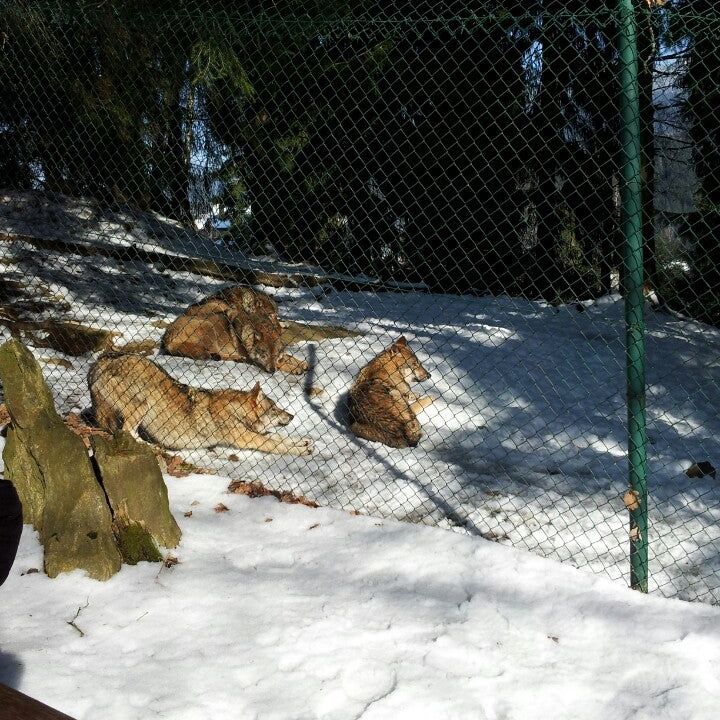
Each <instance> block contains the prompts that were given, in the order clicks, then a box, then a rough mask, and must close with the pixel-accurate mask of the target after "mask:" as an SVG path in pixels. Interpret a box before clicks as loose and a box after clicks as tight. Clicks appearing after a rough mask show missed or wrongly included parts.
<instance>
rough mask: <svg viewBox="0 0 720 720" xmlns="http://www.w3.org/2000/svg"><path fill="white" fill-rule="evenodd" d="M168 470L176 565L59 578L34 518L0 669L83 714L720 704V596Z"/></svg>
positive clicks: (647, 714)
mask: <svg viewBox="0 0 720 720" xmlns="http://www.w3.org/2000/svg"><path fill="white" fill-rule="evenodd" d="M167 484H168V489H169V494H170V501H171V507H172V509H173V511H174V513H175V516H176V518H177V519H178V521H179V523H180V525H181V527H182V531H183V539H182V541H181V544H180V546H179V548H178V549H177V550H174V551H173V553H174V555H175V556H176V558H177V560H178V561H179V563H178V564H176V565H174V566H171V567H165V566H162V567H161V568H159V567H158V565H157V564H149V563H141V564H139V565H137V566H134V567H130V566H124V567H123V569H122V570H121V571H120V573H118V574H117V575H116V576H114V577H113V578H112V579H111V580H110V581H108V582H105V583H101V582H97V581H93V580H90V579H88V578H87V577H85V576H83V575H82V573H81V572H79V571H77V572H74V573H69V574H66V575H61V576H59V577H58V578H56V579H54V580H49V579H48V578H47V577H46V576H45V575H44V574H43V573H42V572H39V573H31V572H28V571H30V570H31V569H32V568H41V567H42V549H41V547H40V546H39V544H38V542H37V540H36V537H35V533H34V532H32V531H31V530H30V529H29V528H28V527H26V528H25V532H24V534H23V537H22V541H21V547H20V551H19V555H18V558H17V561H16V563H15V567H14V569H13V572H12V574H11V576H10V578H9V579H8V581H7V582H6V584H5V585H4V586H3V587H2V588H0V596H2V597H1V599H2V604H3V618H4V622H3V623H2V628H1V629H0V647H1V648H2V650H1V651H0V682H4V683H7V684H10V685H11V686H13V687H16V688H18V689H20V690H21V691H23V692H25V693H28V694H30V695H31V696H33V697H36V698H37V699H39V700H42V701H43V702H45V703H48V704H49V705H51V706H54V707H56V708H58V709H59V710H62V711H64V712H66V713H68V714H70V715H72V716H73V717H75V718H77V719H78V720H91V719H92V720H94V719H95V718H108V720H135V719H137V720H147V718H151V717H157V718H163V720H206V719H208V718H233V720H301V719H304V720H311V719H312V720H315V719H317V720H331V719H336V720H350V719H357V718H363V720H381V719H382V720H387V719H388V718H394V719H396V720H402V719H403V718H407V719H408V720H410V719H412V720H425V719H427V720H431V719H432V720H435V719H436V718H443V720H469V719H470V718H472V719H473V720H501V719H504V720H533V719H537V720H547V719H548V718H553V720H564V719H566V718H567V719H568V720H590V719H595V718H597V720H621V719H625V718H627V719H628V720H630V718H632V720H640V719H642V718H647V719H648V720H650V719H652V720H677V718H692V719H693V720H705V719H707V720H711V719H714V718H716V717H717V708H718V707H719V706H720V705H719V703H720V682H719V681H718V678H720V608H718V607H713V606H709V605H703V604H700V603H694V604H690V603H685V602H682V601H679V600H667V599H663V598H653V597H647V596H643V595H641V594H639V593H636V592H633V591H631V590H629V589H627V588H624V587H623V586H622V585H621V584H620V583H616V582H613V581H611V580H609V579H607V578H603V577H601V576H598V575H595V576H593V575H591V574H589V573H586V572H582V571H580V570H576V569H574V568H571V567H570V566H569V565H562V564H560V563H557V562H553V561H550V560H546V559H542V558H538V557H535V556H533V555H531V554H530V553H527V552H522V551H519V550H515V549H512V548H507V547H502V546H501V545H498V544H496V543H492V542H489V541H487V540H485V539H483V538H478V537H472V536H468V535H462V534H458V533H451V532H447V531H444V530H441V529H437V528H429V527H423V526H419V525H413V524H410V523H400V522H397V521H393V520H390V521H384V520H380V519H377V518H369V517H363V516H354V515H351V514H349V513H343V512H340V511H337V510H332V509H329V508H320V509H311V508H307V507H303V506H299V505H288V504H283V503H279V502H277V501H276V500H274V499H273V498H261V499H254V500H251V499H249V498H247V497H245V496H241V495H233V494H228V493H227V492H226V490H225V488H226V485H227V484H228V479H227V478H223V477H219V476H207V475H203V476H201V475H193V476H190V477H187V478H182V479H178V478H171V477H168V478H167ZM218 503H222V504H223V505H225V506H226V507H227V508H228V510H227V511H224V512H216V511H215V510H214V508H215V507H216V506H217V504H218ZM190 512H192V515H189V516H186V513H190ZM70 623H72V624H70Z"/></svg>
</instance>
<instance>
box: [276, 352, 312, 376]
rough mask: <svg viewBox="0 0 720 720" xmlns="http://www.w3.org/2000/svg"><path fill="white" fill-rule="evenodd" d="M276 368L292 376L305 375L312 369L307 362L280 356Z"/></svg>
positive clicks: (290, 356)
mask: <svg viewBox="0 0 720 720" xmlns="http://www.w3.org/2000/svg"><path fill="white" fill-rule="evenodd" d="M275 367H276V368H277V369H278V370H280V371H282V372H285V373H288V374H290V375H304V374H305V373H306V372H307V371H308V370H309V369H310V365H309V364H308V363H307V362H306V361H305V360H298V359H297V358H296V357H293V356H292V355H280V357H278V359H277V360H276V361H275Z"/></svg>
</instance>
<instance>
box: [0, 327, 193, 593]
mask: <svg viewBox="0 0 720 720" xmlns="http://www.w3.org/2000/svg"><path fill="white" fill-rule="evenodd" d="M0 379H1V380H2V384H3V390H4V394H5V403H6V405H7V409H8V412H9V413H10V418H11V422H10V426H9V428H8V436H7V441H6V444H5V450H4V453H3V458H4V461H5V476H6V478H7V479H8V480H10V481H11V482H12V483H13V485H14V486H15V489H16V490H17V493H18V495H19V497H20V500H21V502H22V504H23V521H24V522H26V523H29V524H31V525H33V527H34V528H35V529H36V530H37V531H38V533H39V535H40V541H41V542H42V544H43V547H44V548H45V556H44V565H45V572H46V573H47V574H48V575H49V576H50V577H56V576H57V575H58V574H59V573H61V572H68V571H71V570H76V569H82V570H85V571H86V572H87V573H88V575H90V577H92V578H95V579H98V580H107V579H108V578H109V577H111V576H112V575H114V574H115V573H116V572H117V571H118V570H119V569H120V566H121V564H122V562H123V560H125V562H128V563H131V564H135V563H137V562H138V561H140V560H161V559H162V558H161V555H160V552H159V550H158V547H157V544H160V545H164V546H166V547H175V546H176V545H177V543H178V542H179V540H180V528H179V527H178V525H177V523H176V522H175V519H174V518H173V516H172V514H171V512H170V507H169V504H168V496H167V488H166V487H165V483H164V481H163V478H162V473H161V472H160V469H159V467H158V464H157V460H156V458H155V456H154V454H153V452H152V450H151V449H150V448H149V447H147V446H144V445H142V444H141V443H138V442H137V441H136V440H134V439H133V438H132V437H130V436H128V435H125V434H122V433H121V434H118V436H116V437H113V438H110V439H107V438H103V437H100V436H94V437H93V439H92V447H93V452H94V458H93V459H92V460H91V458H90V456H89V454H88V450H87V448H86V447H85V445H84V443H83V442H82V440H81V439H80V438H79V437H78V436H77V435H76V434H75V433H73V432H72V431H71V430H70V429H69V428H68V427H67V426H66V424H65V423H64V422H63V420H62V418H61V417H60V416H59V415H58V414H57V411H56V410H55V405H54V403H53V399H52V394H51V393H50V390H49V388H48V386H47V385H46V383H45V380H44V379H43V376H42V370H41V369H40V366H39V365H38V363H37V361H36V360H35V358H34V357H33V355H32V353H31V352H30V351H29V350H28V349H27V348H26V347H25V346H23V345H22V343H20V342H18V341H17V340H11V341H9V342H7V343H5V344H4V345H2V346H0Z"/></svg>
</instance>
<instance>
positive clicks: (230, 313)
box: [162, 286, 308, 375]
mask: <svg viewBox="0 0 720 720" xmlns="http://www.w3.org/2000/svg"><path fill="white" fill-rule="evenodd" d="M281 336H282V327H281V326H280V320H279V319H278V314H277V303H276V302H275V301H274V300H273V299H272V298H271V297H270V296H269V295H266V294H265V293H262V292H259V291H257V290H254V289H253V288H251V287H246V286H236V287H230V288H225V289H224V290H220V292H217V293H215V294H214V295H210V296H209V297H207V298H205V299H204V300H201V301H200V302H198V303H195V304H194V305H191V306H190V307H189V308H188V309H187V310H186V311H185V312H184V313H183V314H182V315H180V316H179V317H178V318H176V319H175V321H174V322H173V323H172V324H171V325H170V326H169V327H168V328H167V330H166V331H165V334H164V335H163V339H162V347H163V350H164V351H165V352H166V353H167V354H168V355H180V356H183V357H189V358H194V359H196V360H234V361H236V362H248V363H253V364H254V365H257V366H258V367H260V368H262V369H263V370H265V371H266V372H269V373H273V372H275V370H281V371H282V372H286V373H291V374H293V375H302V374H303V373H304V372H306V371H307V369H308V364H307V363H306V362H304V361H303V360H298V359H297V358H294V357H292V356H291V355H286V354H284V353H283V352H282V349H283V344H282V340H281Z"/></svg>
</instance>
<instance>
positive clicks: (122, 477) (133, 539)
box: [91, 432, 181, 564]
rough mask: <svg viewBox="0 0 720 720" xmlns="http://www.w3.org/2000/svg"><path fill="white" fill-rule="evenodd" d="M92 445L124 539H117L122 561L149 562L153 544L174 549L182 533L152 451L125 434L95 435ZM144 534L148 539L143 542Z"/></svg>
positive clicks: (114, 515) (101, 478)
mask: <svg viewBox="0 0 720 720" xmlns="http://www.w3.org/2000/svg"><path fill="white" fill-rule="evenodd" d="M91 442H92V448H93V453H94V459H95V463H96V465H97V468H98V472H99V475H100V480H101V482H102V484H103V487H104V488H105V492H106V494H107V497H108V501H109V502H110V507H111V508H112V511H113V517H114V519H115V525H116V528H117V529H118V531H119V532H120V533H121V534H122V535H123V537H122V539H120V538H119V539H120V544H121V549H122V550H123V556H124V557H125V561H126V562H129V563H133V564H134V562H137V561H138V559H140V560H142V559H149V558H148V557H145V555H146V554H148V555H152V554H153V552H152V549H151V546H153V547H154V543H158V544H159V545H162V546H164V547H167V548H171V547H176V546H177V544H178V543H179V542H180V536H181V532H180V528H179V526H178V524H177V523H176V522H175V518H174V517H173V515H172V513H171V512H170V504H169V502H168V493H167V487H166V486H165V481H164V480H163V476H162V473H161V472H160V467H159V466H158V462H157V458H156V457H155V453H154V452H153V450H152V448H151V447H150V446H148V445H145V444H143V443H140V442H138V441H137V440H135V439H134V438H133V437H132V436H131V435H130V434H128V433H125V432H119V433H117V434H116V435H114V436H113V437H111V438H106V437H102V436H100V435H94V436H92V438H91ZM143 532H144V533H145V534H146V535H147V536H148V537H146V538H145V539H144V540H143V539H142V536H143ZM153 541H154V542H153ZM128 543H130V544H131V545H132V547H133V548H134V549H133V550H132V551H130V549H129V548H128ZM126 552H128V553H129V555H126V554H125V553H126ZM155 552H156V553H157V548H155ZM153 557H154V556H153ZM157 559H161V558H160V557H158V558H157Z"/></svg>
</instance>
